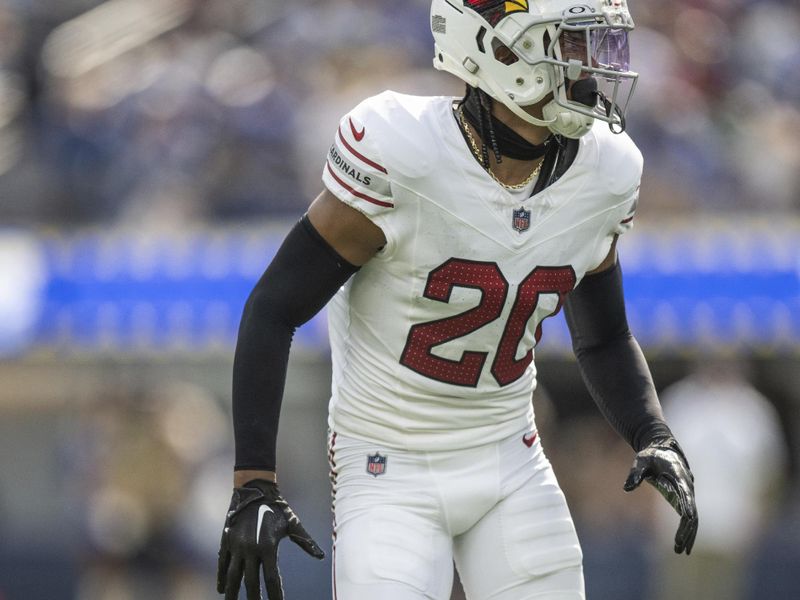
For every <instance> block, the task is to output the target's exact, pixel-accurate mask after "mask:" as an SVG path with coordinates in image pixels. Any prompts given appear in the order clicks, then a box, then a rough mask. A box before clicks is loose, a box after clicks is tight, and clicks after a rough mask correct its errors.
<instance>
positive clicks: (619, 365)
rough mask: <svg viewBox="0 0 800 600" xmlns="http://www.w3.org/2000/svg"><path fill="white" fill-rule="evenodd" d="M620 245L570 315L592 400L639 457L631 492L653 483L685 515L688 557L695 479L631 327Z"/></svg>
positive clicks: (570, 300) (575, 299)
mask: <svg viewBox="0 0 800 600" xmlns="http://www.w3.org/2000/svg"><path fill="white" fill-rule="evenodd" d="M616 241H617V240H616V237H615V238H614V241H613V243H612V244H611V250H610V251H609V253H608V256H607V257H606V258H605V260H604V261H603V262H602V263H601V264H600V265H599V266H598V267H597V268H596V269H595V270H594V271H591V272H590V273H588V274H587V275H586V276H585V277H584V278H583V280H582V281H581V283H580V284H579V285H578V287H577V288H575V290H573V291H572V292H571V293H570V295H569V296H568V297H567V300H566V302H565V305H564V312H565V315H566V318H567V324H568V325H569V329H570V333H571V335H572V346H573V350H574V351H575V356H576V357H577V359H578V367H579V369H580V372H581V375H582V377H583V380H584V382H585V383H586V386H587V388H588V389H589V392H590V393H591V395H592V398H593V399H594V401H595V403H596V404H597V406H598V407H599V408H600V411H601V412H602V413H603V415H604V416H605V418H606V419H607V420H608V421H609V423H611V425H612V426H613V427H614V428H615V429H616V430H617V432H619V434H620V435H621V436H622V437H623V438H625V440H627V442H628V443H629V444H630V445H631V446H632V447H633V449H634V450H635V451H636V458H635V460H634V464H633V468H632V469H631V472H630V474H629V475H628V479H627V481H626V482H625V486H624V487H625V490H626V491H631V490H633V489H635V488H636V487H638V486H639V484H641V482H642V481H644V480H647V481H648V482H649V483H651V484H652V485H653V486H654V487H655V488H656V489H657V490H658V491H659V492H661V494H662V495H663V496H664V498H666V500H667V501H668V502H669V503H670V504H671V505H672V507H673V508H674V509H675V510H676V511H677V513H678V514H679V515H680V517H681V521H680V526H679V527H678V531H677V534H676V535H675V552H677V553H678V554H680V553H682V552H684V551H685V552H686V554H689V553H690V552H691V550H692V545H693V544H694V539H695V536H696V535H697V524H698V518H697V507H696V505H695V499H694V476H693V475H692V472H691V470H690V469H689V463H688V461H687V460H686V456H685V455H684V453H683V451H682V450H681V447H680V446H679V445H678V442H677V440H676V439H675V437H674V436H673V435H672V432H671V431H670V429H669V427H668V426H667V423H666V421H665V420H664V415H663V413H662V412H661V405H660V403H659V401H658V395H657V393H656V388H655V385H654V384H653V378H652V376H651V374H650V368H649V367H648V366H647V361H646V360H645V358H644V354H643V353H642V350H641V348H640V347H639V344H638V342H637V341H636V339H635V338H634V337H633V335H632V334H631V331H630V328H629V327H628V319H627V316H626V313H625V299H624V295H623V289H622V270H621V268H620V265H619V261H618V260H617V251H616Z"/></svg>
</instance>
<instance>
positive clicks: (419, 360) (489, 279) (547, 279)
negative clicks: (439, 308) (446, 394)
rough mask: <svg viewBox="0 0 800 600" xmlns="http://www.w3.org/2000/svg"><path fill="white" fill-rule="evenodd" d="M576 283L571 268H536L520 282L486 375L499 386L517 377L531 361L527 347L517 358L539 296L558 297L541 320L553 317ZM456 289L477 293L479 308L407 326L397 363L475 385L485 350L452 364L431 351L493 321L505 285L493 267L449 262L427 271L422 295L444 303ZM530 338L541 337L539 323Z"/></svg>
mask: <svg viewBox="0 0 800 600" xmlns="http://www.w3.org/2000/svg"><path fill="white" fill-rule="evenodd" d="M575 282H576V276H575V269H573V268H572V267H571V266H560V267H542V266H540V267H536V268H535V269H533V271H531V272H530V273H529V274H528V276H527V277H525V279H523V280H522V282H521V283H520V284H519V286H518V287H517V296H516V298H515V300H514V306H513V307H512V309H511V312H510V313H509V315H508V318H507V319H506V324H505V327H504V328H503V334H502V336H501V338H500V340H499V342H498V348H497V352H496V353H495V358H494V361H493V362H492V367H491V373H492V376H493V377H494V379H495V381H497V383H498V385H500V386H501V387H502V386H506V385H509V384H511V383H513V382H514V381H516V380H517V379H519V378H520V377H522V375H523V374H524V373H525V369H527V368H528V365H530V363H531V361H532V360H533V349H532V348H530V349H528V351H527V352H526V353H525V355H524V356H523V357H522V358H520V359H519V360H517V358H516V354H517V349H518V348H519V345H520V343H521V341H522V338H523V337H524V335H525V332H526V331H527V325H528V321H530V319H531V317H532V316H533V313H534V312H535V310H536V307H537V306H538V304H539V299H540V297H541V295H542V294H557V295H558V303H557V305H556V307H555V310H554V311H553V312H551V313H550V314H549V315H547V316H546V317H544V318H543V319H542V321H543V320H544V319H545V318H547V317H552V316H553V315H556V314H558V312H559V310H561V307H562V305H563V304H564V300H565V298H566V296H567V294H568V293H569V292H570V291H572V289H573V288H574V287H575ZM455 287H463V288H470V289H477V290H479V291H480V292H481V298H480V302H479V303H478V305H477V306H474V307H473V308H470V309H469V310H467V311H464V312H462V313H459V314H456V315H453V316H451V317H446V318H444V319H438V320H436V321H428V322H426V323H418V324H416V325H412V326H411V329H410V330H409V332H408V337H407V338H406V345H405V347H404V348H403V353H402V354H401V356H400V364H402V365H404V366H406V367H408V368H409V369H411V370H412V371H416V372H417V373H419V374H420V375H424V376H425V377H429V378H430V379H435V380H436V381H441V382H443V383H450V384H452V385H460V386H465V387H477V385H478V381H479V380H480V377H481V373H482V372H483V367H484V363H485V362H486V358H487V356H488V352H476V351H474V350H467V349H465V350H464V352H463V353H462V354H461V358H460V359H459V360H451V359H447V358H442V357H441V356H436V355H435V354H433V353H432V350H433V349H434V348H435V347H437V346H440V345H442V344H445V343H447V342H450V341H452V340H455V339H458V338H461V337H464V336H466V335H469V334H470V333H472V332H473V331H477V330H478V329H480V328H481V327H483V326H484V325H488V324H489V323H491V322H493V321H495V320H497V319H498V318H499V317H500V314H501V313H502V312H503V307H504V306H505V302H506V297H507V296H508V288H509V285H508V281H507V280H506V278H505V277H504V276H503V273H502V272H501V271H500V267H499V266H498V265H497V263H494V262H479V261H472V260H466V259H461V258H451V259H448V260H447V261H445V262H444V263H442V264H441V265H439V266H438V267H436V268H435V269H433V270H432V271H431V272H430V274H429V275H428V281H427V283H426V285H425V291H424V293H423V295H424V297H426V298H429V299H431V300H436V301H438V302H445V303H447V302H449V301H450V296H451V294H452V291H453V288H455ZM534 337H535V342H534V345H536V344H537V343H538V342H539V340H540V338H541V337H542V323H541V321H540V322H539V323H538V324H537V326H536V332H535V335H534Z"/></svg>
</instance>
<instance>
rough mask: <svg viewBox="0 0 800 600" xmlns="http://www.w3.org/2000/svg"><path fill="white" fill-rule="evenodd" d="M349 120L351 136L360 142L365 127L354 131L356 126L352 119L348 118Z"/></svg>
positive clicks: (364, 132) (365, 130) (365, 129)
mask: <svg viewBox="0 0 800 600" xmlns="http://www.w3.org/2000/svg"><path fill="white" fill-rule="evenodd" d="M349 121H350V131H352V132H353V137H354V138H356V141H357V142H360V141H361V140H363V139H364V135H365V134H366V133H367V128H366V127H362V128H361V131H356V126H355V125H354V124H353V119H349Z"/></svg>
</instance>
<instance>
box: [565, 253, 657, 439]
mask: <svg viewBox="0 0 800 600" xmlns="http://www.w3.org/2000/svg"><path fill="white" fill-rule="evenodd" d="M564 314H565V316H566V318H567V324H568V325H569V329H570V333H571V334H572V347H573V349H574V351H575V356H576V357H577V359H578V368H579V369H580V372H581V375H582V376H583V381H584V382H585V383H586V387H587V388H588V389H589V392H590V393H591V395H592V398H593V399H594V401H595V403H596V404H597V406H598V407H599V408H600V411H601V412H602V413H603V416H605V418H606V419H607V420H608V422H609V423H611V425H612V426H613V427H614V429H616V430H617V432H618V433H619V434H620V435H621V436H622V437H623V438H625V440H626V441H627V442H628V443H629V444H630V445H631V446H632V447H633V449H634V450H636V451H637V452H638V451H639V450H641V449H642V448H644V447H645V446H647V445H648V444H649V443H650V442H651V441H653V440H657V439H661V438H666V437H671V436H672V433H671V432H670V430H669V427H667V424H666V422H665V421H664V416H663V414H662V413H661V405H660V404H659V402H658V396H657V394H656V389H655V386H654V385H653V378H652V376H651V375H650V369H649V367H648V366H647V362H646V361H645V358H644V355H643V354H642V350H641V348H640V347H639V344H638V342H637V341H636V339H635V338H634V337H633V335H632V334H631V332H630V329H629V328H628V319H627V316H626V314H625V298H624V296H623V291H622V269H621V268H620V266H619V263H617V264H615V265H614V267H612V268H611V269H608V270H606V271H603V272H601V273H597V274H595V275H588V276H587V277H584V279H583V281H581V283H580V284H579V285H578V287H577V288H575V290H573V291H572V292H571V293H570V295H569V296H568V297H567V301H566V303H565V305H564Z"/></svg>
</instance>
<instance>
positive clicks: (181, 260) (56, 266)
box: [0, 220, 800, 355]
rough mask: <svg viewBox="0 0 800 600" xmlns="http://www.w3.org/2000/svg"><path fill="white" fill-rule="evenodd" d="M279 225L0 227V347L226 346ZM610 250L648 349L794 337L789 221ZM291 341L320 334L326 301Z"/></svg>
mask: <svg viewBox="0 0 800 600" xmlns="http://www.w3.org/2000/svg"><path fill="white" fill-rule="evenodd" d="M286 229H287V228H286V227H272V228H261V229H257V228H252V229H247V230H197V231H193V232H186V233H182V234H180V235H178V236H176V235H174V234H171V233H170V234H166V233H164V234H158V233H149V234H142V233H138V232H124V231H99V230H98V231H83V232H76V233H71V234H52V235H48V234H41V233H38V234H31V233H29V232H27V233H21V232H4V233H0V276H2V285H3V290H0V352H2V353H4V354H6V355H8V354H12V355H13V354H20V353H25V352H28V351H31V350H37V349H39V350H41V349H43V348H44V349H47V350H55V351H58V352H66V353H70V352H79V353H80V352H89V353H97V352H123V353H151V352H179V353H181V352H182V353H192V352H214V351H221V352H229V351H230V350H231V348H232V346H233V344H234V341H235V339H236V331H237V328H238V323H239V317H240V315H241V310H242V306H243V304H244V301H245V299H246V297H247V294H248V293H249V291H250V289H251V288H252V286H253V284H254V282H255V281H256V280H257V279H258V277H259V276H260V275H261V273H262V271H263V269H264V267H265V266H266V264H267V263H268V262H269V260H270V258H271V257H272V256H273V255H274V253H275V251H276V249H277V247H278V244H279V243H280V240H281V239H282V237H283V234H284V233H285V231H286ZM620 255H621V261H622V265H623V269H624V272H625V287H626V297H627V301H628V311H629V317H630V321H631V324H632V328H633V329H634V332H635V333H636V335H637V337H638V338H639V340H640V342H641V343H642V345H643V346H645V347H646V348H647V349H649V350H651V351H667V352H682V351H686V350H689V351H694V350H698V349H702V350H706V349H712V350H721V351H728V350H734V351H748V352H749V351H752V352H761V353H763V352H767V353H784V352H797V351H798V350H799V349H800V224H799V223H798V222H796V221H790V222H782V223H778V224H775V223H768V222H765V221H747V220H743V221H736V222H711V223H703V224H698V223H683V224H675V223H671V224H668V225H666V226H664V227H654V226H649V227H642V226H639V227H637V229H635V230H634V233H631V234H629V235H627V236H626V238H625V239H624V240H623V241H622V242H621V244H620ZM387 318H388V317H387ZM296 343H297V344H298V345H299V346H303V347H306V348H310V349H317V348H325V347H326V346H327V328H326V323H325V318H324V313H323V314H321V315H319V316H318V317H317V318H315V319H314V320H312V321H311V322H310V323H309V324H307V325H306V326H304V327H303V328H301V330H300V331H299V332H298V334H297V336H296ZM568 349H569V335H568V332H567V329H566V326H565V324H564V322H563V318H562V317H561V316H559V317H556V318H554V319H550V320H548V321H547V322H546V323H545V325H544V338H543V341H542V344H541V351H559V352H561V351H568Z"/></svg>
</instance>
